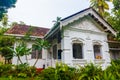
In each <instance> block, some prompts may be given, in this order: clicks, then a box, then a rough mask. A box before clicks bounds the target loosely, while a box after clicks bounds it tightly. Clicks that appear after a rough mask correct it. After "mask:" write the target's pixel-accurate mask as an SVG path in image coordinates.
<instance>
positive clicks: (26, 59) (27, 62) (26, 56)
mask: <svg viewBox="0 0 120 80" xmlns="http://www.w3.org/2000/svg"><path fill="white" fill-rule="evenodd" d="M25 58H26V62H27V63H28V58H27V55H25Z"/></svg>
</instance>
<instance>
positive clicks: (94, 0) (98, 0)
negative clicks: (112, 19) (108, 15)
mask: <svg viewBox="0 0 120 80" xmlns="http://www.w3.org/2000/svg"><path fill="white" fill-rule="evenodd" d="M107 1H109V2H111V1H112V0H90V3H91V6H92V7H93V8H94V9H96V10H97V11H98V12H99V13H100V14H101V15H102V16H104V15H105V10H109V5H108V4H107Z"/></svg>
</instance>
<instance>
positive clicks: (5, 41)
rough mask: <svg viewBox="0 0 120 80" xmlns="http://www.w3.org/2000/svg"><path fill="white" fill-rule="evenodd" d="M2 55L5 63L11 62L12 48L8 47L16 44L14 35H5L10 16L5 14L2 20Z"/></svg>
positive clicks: (0, 40)
mask: <svg viewBox="0 0 120 80" xmlns="http://www.w3.org/2000/svg"><path fill="white" fill-rule="evenodd" d="M0 24H1V25H0V55H2V57H4V58H5V63H11V62H10V60H11V59H12V57H13V54H12V52H11V50H10V49H9V48H8V47H12V46H13V44H14V37H11V36H5V35H4V33H5V32H6V31H7V30H8V27H7V26H9V24H8V16H7V15H6V14H5V15H4V17H3V18H2V20H1V22H0Z"/></svg>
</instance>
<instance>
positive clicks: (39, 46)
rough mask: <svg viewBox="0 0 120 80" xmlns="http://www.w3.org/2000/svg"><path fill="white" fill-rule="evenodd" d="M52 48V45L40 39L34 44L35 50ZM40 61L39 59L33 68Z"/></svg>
mask: <svg viewBox="0 0 120 80" xmlns="http://www.w3.org/2000/svg"><path fill="white" fill-rule="evenodd" d="M50 46H51V44H50V43H49V42H48V41H47V40H43V39H39V38H37V39H36V40H35V43H34V44H33V48H34V49H35V50H38V51H41V50H42V49H48V48H50ZM38 56H39V54H38ZM38 59H39V58H38V57H37V59H36V61H35V63H34V65H33V66H35V65H36V63H37V61H38Z"/></svg>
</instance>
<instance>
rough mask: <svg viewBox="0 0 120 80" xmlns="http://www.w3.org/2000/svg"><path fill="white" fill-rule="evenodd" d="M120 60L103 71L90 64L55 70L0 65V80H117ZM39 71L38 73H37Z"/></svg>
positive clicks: (60, 66) (59, 65)
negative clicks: (4, 79)
mask: <svg viewBox="0 0 120 80" xmlns="http://www.w3.org/2000/svg"><path fill="white" fill-rule="evenodd" d="M119 61H120V60H114V61H112V62H111V65H110V66H109V67H107V68H106V69H105V70H102V68H101V67H100V66H95V65H93V64H92V63H91V64H88V65H86V66H84V67H81V66H80V67H79V68H74V67H69V66H68V65H66V64H63V63H59V64H57V65H56V68H53V67H49V68H47V69H44V70H42V69H36V68H35V67H32V66H29V65H28V64H26V63H25V64H20V65H11V64H6V65H4V64H0V79H3V78H6V80H7V79H8V80H16V79H20V80H119V79H120V62H119ZM37 70H40V71H37Z"/></svg>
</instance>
